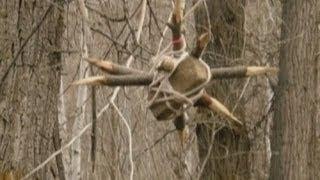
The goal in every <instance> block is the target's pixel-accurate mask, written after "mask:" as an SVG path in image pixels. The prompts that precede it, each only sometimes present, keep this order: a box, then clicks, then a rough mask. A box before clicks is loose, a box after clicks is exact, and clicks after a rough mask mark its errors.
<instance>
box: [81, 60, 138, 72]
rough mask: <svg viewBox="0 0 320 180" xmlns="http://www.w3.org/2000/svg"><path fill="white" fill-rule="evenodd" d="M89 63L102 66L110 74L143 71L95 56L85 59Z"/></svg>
mask: <svg viewBox="0 0 320 180" xmlns="http://www.w3.org/2000/svg"><path fill="white" fill-rule="evenodd" d="M85 60H86V61H87V62H88V63H90V64H92V65H94V66H96V67H98V68H100V69H101V70H103V71H105V72H107V73H110V74H121V75H123V74H141V73H143V71H140V70H137V69H133V68H128V67H125V66H121V65H119V64H116V63H112V62H110V61H102V60H98V59H95V58H86V59H85Z"/></svg>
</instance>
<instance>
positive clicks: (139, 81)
mask: <svg viewBox="0 0 320 180" xmlns="http://www.w3.org/2000/svg"><path fill="white" fill-rule="evenodd" d="M152 80H153V75H152V74H129V75H107V76H95V77H89V78H86V79H81V80H79V81H76V82H74V83H73V85H106V86H147V85H149V84H151V82H152Z"/></svg>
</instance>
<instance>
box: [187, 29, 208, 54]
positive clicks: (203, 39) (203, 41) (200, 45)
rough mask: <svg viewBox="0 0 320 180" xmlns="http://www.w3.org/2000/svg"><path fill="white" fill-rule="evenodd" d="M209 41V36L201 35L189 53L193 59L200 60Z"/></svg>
mask: <svg viewBox="0 0 320 180" xmlns="http://www.w3.org/2000/svg"><path fill="white" fill-rule="evenodd" d="M209 41H210V34H209V33H203V34H202V35H201V36H200V37H199V38H198V40H197V45H196V47H194V49H193V50H192V52H191V55H192V56H193V57H195V58H200V57H201V55H202V53H203V51H204V49H205V48H206V46H207V44H208V43H209Z"/></svg>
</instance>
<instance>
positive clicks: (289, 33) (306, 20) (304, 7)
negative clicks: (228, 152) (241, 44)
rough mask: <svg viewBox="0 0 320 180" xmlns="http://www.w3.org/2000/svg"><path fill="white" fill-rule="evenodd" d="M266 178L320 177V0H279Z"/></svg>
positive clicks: (273, 179) (274, 179)
mask: <svg viewBox="0 0 320 180" xmlns="http://www.w3.org/2000/svg"><path fill="white" fill-rule="evenodd" d="M282 20H283V24H282V32H281V40H282V41H281V42H282V44H281V47H280V65H279V66H280V74H279V84H278V87H277V90H276V102H275V117H274V127H273V135H272V140H271V148H272V158H271V170H270V173H271V175H270V179H272V180H276V179H319V178H320V173H319V163H320V159H319V144H320V143H319V132H320V128H319V124H320V116H319V109H320V108H319V102H320V101H319V97H320V89H319V84H320V77H319V70H320V64H319V62H320V59H319V52H320V48H319V42H320V38H319V34H320V26H319V22H320V1H318V0H311V1H305V0H296V1H289V0H285V1H283V12H282Z"/></svg>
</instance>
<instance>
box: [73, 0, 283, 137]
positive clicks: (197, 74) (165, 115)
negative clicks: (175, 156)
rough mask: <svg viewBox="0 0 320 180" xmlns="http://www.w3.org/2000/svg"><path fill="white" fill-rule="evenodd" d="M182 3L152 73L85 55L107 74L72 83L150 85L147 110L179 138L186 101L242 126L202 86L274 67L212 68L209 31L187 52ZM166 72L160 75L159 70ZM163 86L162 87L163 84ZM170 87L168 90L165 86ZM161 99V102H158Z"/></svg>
mask: <svg viewBox="0 0 320 180" xmlns="http://www.w3.org/2000/svg"><path fill="white" fill-rule="evenodd" d="M183 10H184V7H183V6H181V0H176V1H175V4H174V10H173V13H172V17H171V20H170V22H169V23H168V24H167V25H168V27H169V28H170V29H171V32H172V49H173V52H174V53H173V55H172V56H162V57H161V59H160V63H159V64H158V65H157V67H156V71H155V72H153V73H147V72H144V71H141V70H138V69H133V68H128V67H125V66H122V65H119V64H115V63H113V62H111V61H102V60H99V59H94V58H88V59H86V60H87V61H88V62H89V63H90V64H92V65H93V66H96V67H98V68H100V69H101V70H102V71H103V72H105V73H107V74H106V75H101V76H95V77H90V78H86V79H82V80H79V81H77V82H74V83H73V84H74V85H105V86H149V95H151V96H150V97H151V98H148V100H149V101H150V106H149V108H150V110H151V111H152V112H153V114H154V116H155V117H156V118H157V119H158V120H169V119H170V120H174V124H175V126H176V129H177V130H178V131H179V133H180V138H181V142H184V139H185V137H186V133H187V132H185V127H186V126H185V122H186V121H187V119H188V115H187V114H186V108H185V107H187V105H188V106H190V105H192V106H203V107H207V108H208V109H210V110H211V111H213V112H216V113H218V114H220V115H223V116H225V117H227V118H226V119H227V120H228V121H229V123H230V124H231V125H232V127H233V128H234V129H238V127H239V126H240V127H241V126H242V125H243V123H242V122H241V121H240V120H238V119H237V118H236V117H235V116H234V115H233V114H232V113H231V112H230V111H229V110H228V108H227V107H226V106H224V105H223V104H222V103H221V102H220V101H219V100H217V99H216V98H214V97H212V96H210V95H209V94H207V93H206V91H205V87H206V86H208V85H209V84H210V82H211V81H213V80H215V79H228V78H244V77H250V76H258V75H267V74H276V73H277V72H278V69H277V68H274V67H266V66H264V67H261V66H235V67H221V68H211V69H209V67H208V65H207V64H205V63H204V61H202V59H201V55H202V53H203V51H204V49H205V47H206V46H207V44H208V42H209V41H210V34H209V33H204V34H202V35H200V36H199V38H198V39H197V43H196V46H195V47H194V48H193V50H192V51H191V52H190V54H189V53H187V52H185V50H184V48H185V45H186V42H185V39H184V36H183V34H182V32H181V31H182V30H181V24H182V21H183V20H184V18H183V16H182V13H183ZM160 73H162V74H163V73H164V74H166V75H165V76H162V77H160V78H159V74H160ZM163 85H164V86H165V88H167V89H165V88H162V86H163ZM168 89H169V90H168ZM161 103H162V104H161Z"/></svg>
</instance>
